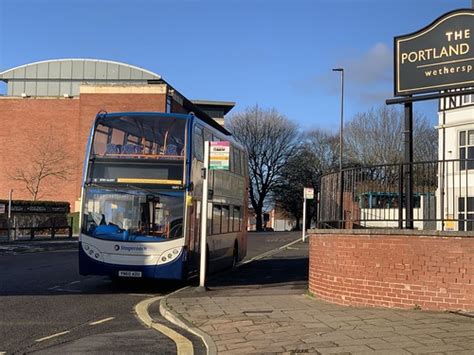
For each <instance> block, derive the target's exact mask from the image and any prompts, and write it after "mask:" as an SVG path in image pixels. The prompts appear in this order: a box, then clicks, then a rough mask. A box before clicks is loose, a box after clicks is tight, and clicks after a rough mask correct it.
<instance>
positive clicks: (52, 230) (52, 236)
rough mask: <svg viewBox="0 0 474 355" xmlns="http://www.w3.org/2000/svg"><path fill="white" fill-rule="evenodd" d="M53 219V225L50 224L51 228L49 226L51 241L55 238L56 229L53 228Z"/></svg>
mask: <svg viewBox="0 0 474 355" xmlns="http://www.w3.org/2000/svg"><path fill="white" fill-rule="evenodd" d="M54 225H55V224H54V219H53V223H52V226H51V239H54V237H55V234H56V229H55V228H54Z"/></svg>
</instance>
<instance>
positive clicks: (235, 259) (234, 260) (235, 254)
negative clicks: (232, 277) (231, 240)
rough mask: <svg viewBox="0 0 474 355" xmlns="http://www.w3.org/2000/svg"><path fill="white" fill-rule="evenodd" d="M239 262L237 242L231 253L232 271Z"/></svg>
mask: <svg viewBox="0 0 474 355" xmlns="http://www.w3.org/2000/svg"><path fill="white" fill-rule="evenodd" d="M238 262H239V246H238V244H237V242H235V244H234V251H233V252H232V269H235V267H236V266H237V263H238Z"/></svg>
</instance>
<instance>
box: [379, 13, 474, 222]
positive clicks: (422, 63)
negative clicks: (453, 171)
mask: <svg viewBox="0 0 474 355" xmlns="http://www.w3.org/2000/svg"><path fill="white" fill-rule="evenodd" d="M394 56H395V57H394V62H395V67H394V74H395V75H394V94H395V96H402V97H400V98H396V99H389V100H386V104H387V105H393V104H403V105H404V107H405V120H404V121H405V123H404V150H405V154H404V166H403V168H404V169H403V175H404V180H405V183H404V187H405V196H406V202H405V206H406V214H405V221H406V222H405V228H407V229H413V220H414V218H413V205H414V203H413V179H412V176H413V102H415V101H424V100H432V99H440V98H444V97H448V96H456V95H467V94H472V93H474V90H473V89H468V88H469V87H473V86H474V10H472V9H462V10H455V11H452V12H448V13H446V14H444V15H443V16H441V17H439V18H438V19H436V20H435V21H433V22H432V23H431V24H429V25H428V26H426V27H425V28H422V29H421V30H419V31H416V32H414V33H411V34H408V35H403V36H398V37H395V38H394ZM463 88H466V90H459V89H463ZM446 90H451V91H449V92H440V91H446ZM429 92H436V93H434V94H426V95H416V94H422V93H429ZM412 95H415V96H412ZM400 211H402V210H400ZM399 219H400V221H402V213H401V212H400V215H399ZM443 219H444V217H443ZM401 225H402V224H401Z"/></svg>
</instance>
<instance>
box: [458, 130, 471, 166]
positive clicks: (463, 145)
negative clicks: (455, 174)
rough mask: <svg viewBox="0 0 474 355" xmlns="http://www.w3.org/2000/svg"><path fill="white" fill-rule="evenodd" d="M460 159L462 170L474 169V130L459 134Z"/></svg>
mask: <svg viewBox="0 0 474 355" xmlns="http://www.w3.org/2000/svg"><path fill="white" fill-rule="evenodd" d="M459 159H460V160H461V162H460V163H459V164H460V169H461V170H466V169H468V170H469V169H474V130H469V131H460V132H459ZM468 159H472V160H468ZM466 160H467V161H466Z"/></svg>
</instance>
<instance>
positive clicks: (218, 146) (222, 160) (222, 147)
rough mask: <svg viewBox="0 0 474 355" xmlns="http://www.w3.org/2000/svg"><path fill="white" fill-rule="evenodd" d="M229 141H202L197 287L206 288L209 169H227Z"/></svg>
mask: <svg viewBox="0 0 474 355" xmlns="http://www.w3.org/2000/svg"><path fill="white" fill-rule="evenodd" d="M229 163H230V142H226V141H219V142H210V141H205V142H204V168H203V169H202V177H203V179H202V212H201V246H200V253H201V263H200V275H199V288H200V289H201V290H206V267H207V265H208V263H207V260H206V259H207V257H208V255H207V215H208V211H207V205H208V198H209V171H211V170H229Z"/></svg>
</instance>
